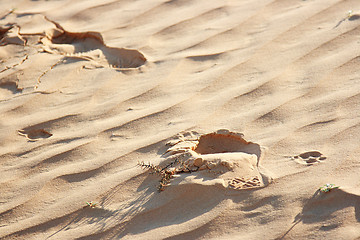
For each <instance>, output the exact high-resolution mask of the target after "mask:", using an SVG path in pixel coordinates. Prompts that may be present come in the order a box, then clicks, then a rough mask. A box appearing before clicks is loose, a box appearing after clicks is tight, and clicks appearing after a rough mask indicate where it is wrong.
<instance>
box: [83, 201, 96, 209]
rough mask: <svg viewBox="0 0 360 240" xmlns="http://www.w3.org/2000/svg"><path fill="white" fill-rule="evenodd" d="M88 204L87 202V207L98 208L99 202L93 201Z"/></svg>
mask: <svg viewBox="0 0 360 240" xmlns="http://www.w3.org/2000/svg"><path fill="white" fill-rule="evenodd" d="M86 204H87V207H91V208H96V205H97V203H93V201H91V202H86Z"/></svg>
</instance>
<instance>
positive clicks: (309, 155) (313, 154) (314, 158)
mask: <svg viewBox="0 0 360 240" xmlns="http://www.w3.org/2000/svg"><path fill="white" fill-rule="evenodd" d="M292 159H293V160H295V161H296V162H297V163H300V164H305V165H313V164H315V163H319V162H322V161H324V160H326V157H325V156H324V155H323V154H322V153H321V152H319V151H310V152H304V153H301V154H299V155H297V156H293V157H292Z"/></svg>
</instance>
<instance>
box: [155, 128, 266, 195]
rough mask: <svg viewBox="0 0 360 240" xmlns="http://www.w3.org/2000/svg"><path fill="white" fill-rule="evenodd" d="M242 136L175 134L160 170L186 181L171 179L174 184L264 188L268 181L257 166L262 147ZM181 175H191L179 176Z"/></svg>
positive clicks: (239, 188) (239, 134) (258, 165)
mask: <svg viewBox="0 0 360 240" xmlns="http://www.w3.org/2000/svg"><path fill="white" fill-rule="evenodd" d="M243 137H244V135H243V134H241V133H235V132H231V131H229V130H224V129H222V130H218V131H216V132H213V133H209V134H203V135H202V134H199V133H197V132H186V133H183V134H178V135H177V136H176V137H175V138H174V139H172V140H171V141H169V142H168V143H167V146H168V147H169V148H168V149H167V151H166V153H165V154H164V155H163V157H164V158H165V161H164V162H163V163H162V164H161V165H163V167H162V169H166V170H168V171H172V172H174V173H175V175H178V176H181V177H183V178H184V177H185V178H188V179H181V177H180V180H178V181H177V180H176V179H174V181H173V182H175V183H177V184H187V183H191V182H193V183H196V184H206V185H209V184H210V185H211V184H213V185H219V184H220V185H222V186H223V187H226V188H231V189H236V190H242V189H253V188H259V187H264V186H266V185H268V184H269V183H270V181H271V177H270V176H269V175H268V174H265V172H264V170H265V169H263V168H262V167H260V160H261V159H262V158H263V155H264V148H263V147H261V146H260V145H259V144H257V143H253V142H248V141H246V140H245V139H244V138H243ZM183 172H187V173H191V174H190V175H182V174H179V173H183ZM187 176H188V177H187ZM201 179H202V180H201ZM205 179H206V180H205ZM205 182H206V183H205Z"/></svg>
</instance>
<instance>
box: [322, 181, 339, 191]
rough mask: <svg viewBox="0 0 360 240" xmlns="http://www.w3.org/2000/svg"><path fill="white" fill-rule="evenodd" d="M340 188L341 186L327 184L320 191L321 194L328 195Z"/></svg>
mask: <svg viewBox="0 0 360 240" xmlns="http://www.w3.org/2000/svg"><path fill="white" fill-rule="evenodd" d="M335 188H339V186H335V184H332V183H327V184H325V185H324V186H322V187H320V188H319V190H320V191H321V192H324V193H327V192H330V191H331V190H332V189H335Z"/></svg>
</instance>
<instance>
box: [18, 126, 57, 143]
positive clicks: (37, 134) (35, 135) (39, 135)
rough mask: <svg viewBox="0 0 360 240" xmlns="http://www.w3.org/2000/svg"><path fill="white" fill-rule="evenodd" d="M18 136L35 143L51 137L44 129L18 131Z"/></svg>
mask: <svg viewBox="0 0 360 240" xmlns="http://www.w3.org/2000/svg"><path fill="white" fill-rule="evenodd" d="M18 133H19V135H21V136H24V137H26V138H27V139H28V140H29V141H37V140H40V139H44V138H49V137H51V136H52V134H51V133H49V132H48V131H46V130H44V129H28V130H26V129H22V130H18Z"/></svg>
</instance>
